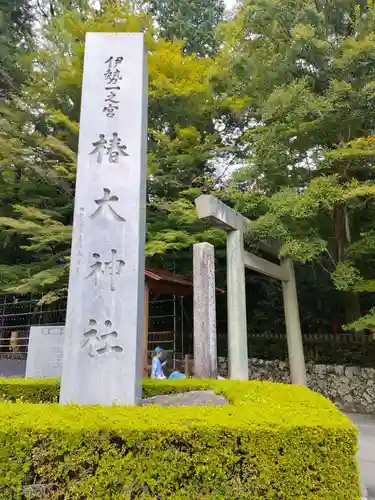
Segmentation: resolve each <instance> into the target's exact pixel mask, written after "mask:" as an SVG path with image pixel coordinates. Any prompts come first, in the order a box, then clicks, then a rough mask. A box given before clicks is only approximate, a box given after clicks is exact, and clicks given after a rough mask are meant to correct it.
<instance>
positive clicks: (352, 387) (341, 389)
mask: <svg viewBox="0 0 375 500" xmlns="http://www.w3.org/2000/svg"><path fill="white" fill-rule="evenodd" d="M218 365H219V366H218V368H219V373H220V375H221V376H223V377H225V376H227V374H228V362H227V360H226V359H225V358H219V359H218ZM306 369H307V381H308V385H309V387H310V389H312V390H314V391H316V392H320V393H321V394H323V395H324V396H325V397H327V398H328V399H330V400H331V401H333V402H334V403H335V404H336V405H337V406H338V407H339V408H341V409H343V410H346V411H349V412H359V413H375V369H374V368H361V367H359V366H341V365H314V364H310V363H308V364H307V366H306ZM249 378H250V379H251V380H271V381H273V382H283V383H289V382H290V373H289V366H288V364H287V363H285V362H284V361H278V360H275V361H265V360H262V359H255V358H252V359H249Z"/></svg>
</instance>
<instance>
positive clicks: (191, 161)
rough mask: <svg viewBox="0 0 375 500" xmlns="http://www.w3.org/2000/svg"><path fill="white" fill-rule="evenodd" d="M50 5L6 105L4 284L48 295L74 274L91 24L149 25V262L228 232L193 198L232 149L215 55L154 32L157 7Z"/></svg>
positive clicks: (0, 235) (1, 205)
mask: <svg viewBox="0 0 375 500" xmlns="http://www.w3.org/2000/svg"><path fill="white" fill-rule="evenodd" d="M53 7H54V15H53V16H51V17H50V16H46V18H47V20H46V21H45V22H44V23H43V25H42V32H41V36H42V38H43V40H44V42H45V43H44V45H43V48H42V49H40V50H38V51H36V52H35V53H34V54H33V64H34V66H35V67H38V71H37V72H34V73H33V74H31V75H30V78H29V81H28V82H27V84H26V85H24V87H23V88H22V92H21V95H20V97H19V98H17V99H13V100H11V101H9V102H8V103H7V105H6V106H5V107H4V109H3V110H2V111H0V113H2V115H0V118H2V122H3V127H1V131H0V146H1V147H0V245H1V246H2V248H3V249H4V252H3V253H2V263H1V271H2V272H1V273H0V290H1V291H2V292H3V293H4V292H5V293H10V292H12V293H37V294H42V295H43V299H42V300H43V301H48V302H50V301H52V300H55V299H56V298H58V297H59V296H60V295H62V294H65V293H66V289H67V283H68V273H69V256H70V244H71V232H72V227H71V225H72V219H73V201H74V189H75V174H76V153H77V143H78V130H79V126H78V119H79V107H80V94H81V82H82V69H83V55H84V40H85V34H86V32H88V31H103V32H106V31H119V32H120V31H125V32H134V31H142V32H144V34H145V42H146V45H147V48H148V69H149V120H148V121H149V138H150V140H149V162H148V170H149V180H148V224H147V255H148V256H149V257H150V259H152V262H150V264H151V265H152V264H153V261H154V260H157V259H158V258H159V256H164V255H168V254H169V255H170V256H171V257H170V258H171V260H172V259H174V258H175V252H177V251H179V252H180V253H181V252H182V253H183V252H185V253H187V252H188V251H189V248H190V247H191V245H192V243H194V242H196V241H201V240H202V239H204V238H206V236H207V238H209V239H210V240H211V241H220V242H222V241H223V237H222V235H221V234H220V235H219V236H217V233H218V232H217V231H216V232H215V231H212V230H209V231H207V232H206V228H205V227H203V226H202V225H200V224H199V223H198V221H197V218H196V215H195V211H194V203H193V201H194V198H195V197H196V196H199V194H200V193H201V192H202V191H204V190H206V191H207V190H210V189H211V188H214V186H215V179H214V177H215V173H214V169H213V167H212V165H211V162H212V159H213V158H215V157H217V156H218V155H225V149H224V148H222V146H221V138H220V136H219V135H218V134H216V133H215V131H214V126H213V117H214V115H215V112H216V108H217V103H216V102H215V100H214V97H213V92H212V86H211V75H212V73H213V69H214V66H215V63H214V61H213V60H212V59H210V58H209V57H202V58H197V57H196V56H194V55H187V54H184V51H183V46H184V42H183V41H179V40H174V41H166V40H163V39H160V38H159V39H158V38H156V36H155V33H154V29H153V20H152V19H151V17H150V16H149V15H148V14H147V13H146V12H145V11H142V10H141V11H139V12H138V11H133V10H132V9H131V8H130V6H129V5H127V4H124V5H122V6H120V5H118V4H115V3H113V2H108V3H102V4H101V7H100V10H99V11H98V10H97V9H96V7H95V6H89V5H86V4H83V3H82V5H80V8H78V9H76V8H73V7H74V6H73V5H72V9H67V8H65V7H64V6H62V5H61V6H59V4H56V5H55V4H54V6H53ZM61 7H64V8H61ZM118 19H121V20H122V23H118V22H117V21H118ZM14 249H16V251H15V250H14ZM176 270H177V271H178V270H179V267H178V265H177V266H176Z"/></svg>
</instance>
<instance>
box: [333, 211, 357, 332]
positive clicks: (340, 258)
mask: <svg viewBox="0 0 375 500" xmlns="http://www.w3.org/2000/svg"><path fill="white" fill-rule="evenodd" d="M334 220H335V240H336V259H337V262H344V261H345V260H347V258H348V257H347V254H346V249H347V247H348V245H350V243H351V234H350V221H349V215H348V212H347V209H346V205H341V206H339V207H337V208H336V209H335V215H334ZM344 300H345V304H344V306H345V321H346V322H347V323H351V322H352V321H355V320H356V319H358V318H360V317H361V304H360V301H359V295H358V293H354V292H346V293H345V294H344Z"/></svg>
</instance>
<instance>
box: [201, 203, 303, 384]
mask: <svg viewBox="0 0 375 500" xmlns="http://www.w3.org/2000/svg"><path fill="white" fill-rule="evenodd" d="M195 205H196V209H197V214H198V217H199V218H200V219H204V220H208V221H210V222H212V224H213V225H215V226H217V227H221V228H222V229H224V230H225V231H226V232H227V300H228V358H229V376H230V378H233V379H242V380H248V378H249V374H248V349H247V322H246V291H245V268H248V269H252V270H254V271H258V272H260V273H262V274H265V275H266V276H270V277H271V278H275V279H278V280H280V281H281V282H282V288H283V297H284V311H285V323H286V332H287V341H288V353H289V364H290V372H291V377H292V383H293V384H297V385H306V369H305V360H304V354H303V345H302V335H301V325H300V319H299V310H298V298H297V290H296V282H295V276H294V266H293V262H292V261H291V260H290V259H285V260H284V261H283V262H282V263H281V264H280V265H277V264H274V263H273V262H270V261H268V260H266V259H263V258H261V257H259V256H257V255H254V254H252V253H249V252H246V251H245V249H244V233H245V232H248V231H249V223H250V221H249V219H247V218H246V217H244V216H243V215H241V214H240V213H238V212H236V211H235V210H233V209H232V208H230V207H228V206H227V205H225V204H224V203H223V202H221V201H220V200H218V199H217V198H215V197H214V196H211V195H202V196H199V198H197V199H196V200H195ZM259 248H260V249H262V250H264V251H265V252H267V253H268V254H271V255H273V256H277V255H278V247H277V246H276V245H274V244H268V243H263V244H260V245H259Z"/></svg>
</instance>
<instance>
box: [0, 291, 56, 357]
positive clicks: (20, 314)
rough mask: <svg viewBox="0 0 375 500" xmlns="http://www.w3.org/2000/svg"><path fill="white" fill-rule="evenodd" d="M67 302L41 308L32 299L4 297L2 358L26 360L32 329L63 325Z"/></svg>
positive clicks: (0, 319)
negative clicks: (38, 326)
mask: <svg viewBox="0 0 375 500" xmlns="http://www.w3.org/2000/svg"><path fill="white" fill-rule="evenodd" d="M65 315H66V299H62V300H60V301H59V302H55V303H53V304H47V305H46V304H39V299H38V298H35V297H31V296H28V295H27V296H20V295H3V296H0V355H2V357H4V356H5V357H6V356H7V355H9V356H11V357H13V358H14V357H15V358H18V357H19V358H23V357H26V354H27V346H28V342H29V331H30V326H32V325H46V324H48V325H63V324H64V323H65Z"/></svg>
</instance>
